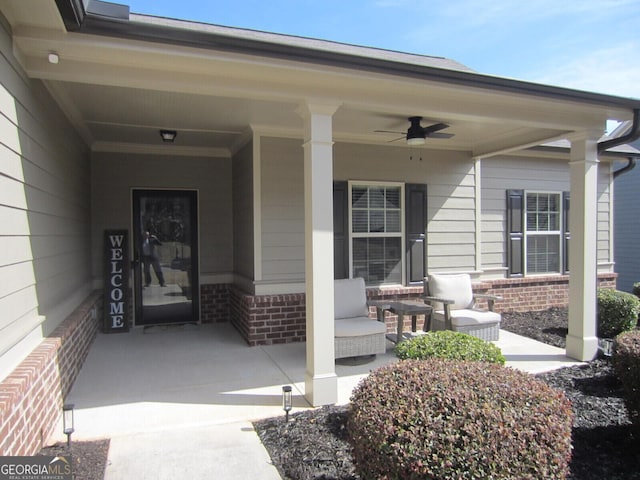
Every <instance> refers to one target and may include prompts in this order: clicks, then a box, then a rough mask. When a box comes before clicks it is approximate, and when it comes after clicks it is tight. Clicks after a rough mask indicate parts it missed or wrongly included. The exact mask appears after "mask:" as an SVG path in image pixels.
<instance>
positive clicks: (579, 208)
mask: <svg viewBox="0 0 640 480" xmlns="http://www.w3.org/2000/svg"><path fill="white" fill-rule="evenodd" d="M601 135H602V132H595V131H590V132H583V133H581V134H579V135H577V136H574V137H572V138H570V140H571V162H570V163H569V170H570V179H571V208H570V213H569V231H570V232H571V239H570V240H569V249H570V251H569V334H568V335H567V348H566V350H567V356H569V357H571V358H575V359H576V360H580V361H589V360H593V359H594V358H595V357H596V355H597V353H598V338H597V336H596V316H597V300H596V289H597V275H598V265H597V235H598V226H597V225H598V139H599V138H600V136H601Z"/></svg>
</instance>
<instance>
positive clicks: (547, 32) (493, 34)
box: [111, 0, 640, 98]
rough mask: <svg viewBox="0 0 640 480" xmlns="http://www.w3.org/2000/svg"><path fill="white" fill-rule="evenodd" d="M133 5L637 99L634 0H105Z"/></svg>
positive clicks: (638, 19)
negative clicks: (444, 59)
mask: <svg viewBox="0 0 640 480" xmlns="http://www.w3.org/2000/svg"><path fill="white" fill-rule="evenodd" d="M111 1H115V2H117V3H124V4H127V5H129V6H130V7H131V11H132V12H135V13H144V14H149V15H158V16H164V17H171V18H180V19H183V20H193V21H201V22H205V23H213V24H217V25H226V26H231V27H241V28H250V29H255V30H263V31H268V32H276V33H284V34H291V35H299V36H304V37H312V38H320V39H325V40H333V41H338V42H345V43H351V44H356V45H364V46H371V47H378V48H386V49H390V50H400V51H404V52H411V53H418V54H424V55H433V56H440V57H448V58H451V59H454V60H457V61H458V62H460V63H463V64H465V65H467V66H469V67H471V68H472V69H474V70H476V71H478V72H481V73H486V74H490V75H498V76H501V77H510V78H516V79H520V80H527V81H532V82H539V83H545V84H551V85H560V86H565V87H570V88H575V89H580V90H588V91H593V92H598V93H608V94H612V95H620V96H624V97H633V98H640V0H490V1H487V0H313V1H310V0H297V1H285V0H268V1H265V0H262V1H254V0H244V1H242V2H230V1H228V0H225V1H212V0H180V1H179V2H176V1H175V0H111Z"/></svg>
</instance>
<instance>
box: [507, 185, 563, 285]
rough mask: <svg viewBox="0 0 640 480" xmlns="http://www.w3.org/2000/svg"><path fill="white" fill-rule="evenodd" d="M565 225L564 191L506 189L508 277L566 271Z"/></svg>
mask: <svg viewBox="0 0 640 480" xmlns="http://www.w3.org/2000/svg"><path fill="white" fill-rule="evenodd" d="M568 225H569V193H568V192H563V193H562V194H560V193H554V192H525V191H524V190H507V272H508V276H509V277H521V276H523V275H535V274H545V273H561V272H562V273H565V272H567V271H568V258H569V228H568Z"/></svg>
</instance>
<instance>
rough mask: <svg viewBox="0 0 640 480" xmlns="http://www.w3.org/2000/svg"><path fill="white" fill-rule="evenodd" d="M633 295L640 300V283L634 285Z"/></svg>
mask: <svg viewBox="0 0 640 480" xmlns="http://www.w3.org/2000/svg"><path fill="white" fill-rule="evenodd" d="M631 293H633V294H634V295H635V296H636V297H638V298H640V282H636V283H634V284H633V288H632V289H631Z"/></svg>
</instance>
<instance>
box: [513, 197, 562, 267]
mask: <svg viewBox="0 0 640 480" xmlns="http://www.w3.org/2000/svg"><path fill="white" fill-rule="evenodd" d="M529 195H555V196H556V197H557V206H558V210H557V213H558V221H557V226H558V229H557V230H529V223H528V214H529V209H528V198H529ZM564 210H565V208H564V193H563V192H561V191H555V190H524V198H523V210H522V215H523V222H522V227H523V240H524V244H523V249H524V265H523V267H524V269H523V271H524V276H529V277H535V276H545V275H561V274H563V272H564V256H565V251H564V250H565V246H564V243H565V242H564V237H565V229H564V215H565V211H564ZM551 235H553V236H556V237H557V239H558V270H557V271H547V272H533V273H531V272H529V257H528V255H529V251H528V247H529V237H535V236H551Z"/></svg>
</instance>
